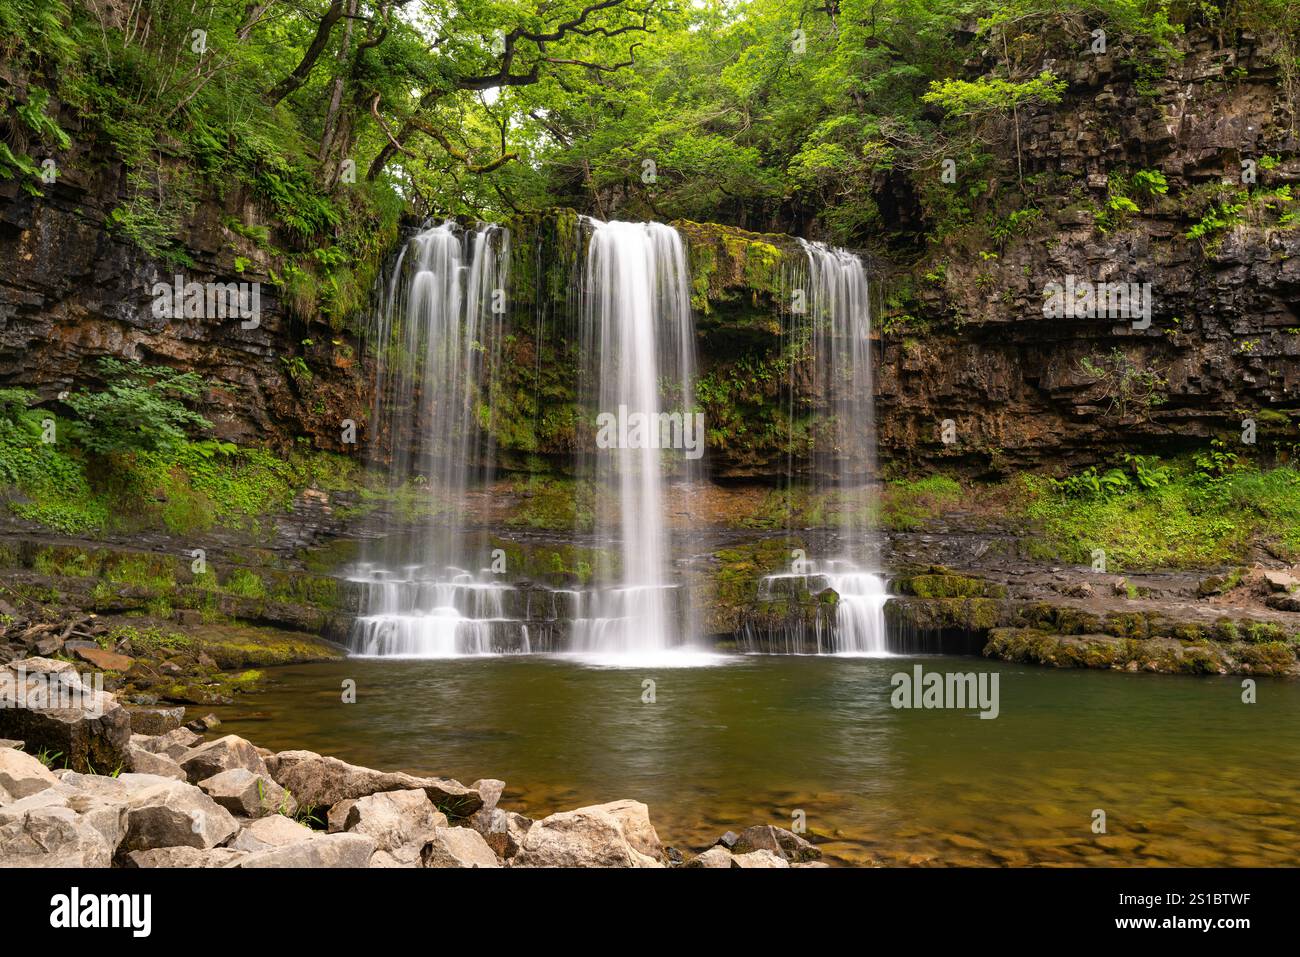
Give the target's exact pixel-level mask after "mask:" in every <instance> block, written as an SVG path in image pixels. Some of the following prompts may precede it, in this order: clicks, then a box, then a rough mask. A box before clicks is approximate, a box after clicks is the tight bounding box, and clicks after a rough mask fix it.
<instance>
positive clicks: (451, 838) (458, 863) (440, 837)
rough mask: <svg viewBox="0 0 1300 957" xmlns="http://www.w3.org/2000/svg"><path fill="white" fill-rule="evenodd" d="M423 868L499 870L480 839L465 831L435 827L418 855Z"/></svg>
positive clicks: (474, 833) (480, 837)
mask: <svg viewBox="0 0 1300 957" xmlns="http://www.w3.org/2000/svg"><path fill="white" fill-rule="evenodd" d="M420 862H421V864H422V866H424V867H500V866H501V861H500V860H498V859H497V856H496V854H494V853H493V852H492V848H491V847H489V846H488V843H487V841H485V840H483V835H481V834H479V833H478V831H475V830H474V829H473V828H468V827H439V828H436V829H435V830H434V833H433V836H432V837H431V838H430V839H429V840H428V842H427V843H425V845H424V847H423V848H422V849H421V851H420Z"/></svg>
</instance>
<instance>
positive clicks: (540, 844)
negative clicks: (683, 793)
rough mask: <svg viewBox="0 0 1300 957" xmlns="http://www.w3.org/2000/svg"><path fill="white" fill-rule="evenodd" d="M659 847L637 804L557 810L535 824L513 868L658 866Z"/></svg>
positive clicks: (643, 810) (643, 808) (647, 816)
mask: <svg viewBox="0 0 1300 957" xmlns="http://www.w3.org/2000/svg"><path fill="white" fill-rule="evenodd" d="M663 856H664V855H663V845H662V844H660V842H659V835H658V834H656V833H655V829H654V826H653V825H652V824H651V823H650V813H649V809H648V808H647V807H646V806H645V805H644V804H642V803H641V802H639V801H614V802H612V803H610V804H600V805H596V806H593V807H584V808H578V810H576V811H561V812H559V813H558V814H552V815H550V816H549V817H545V818H543V819H542V820H540V821H536V822H534V823H533V825H532V826H531V827H530V828H529V829H528V833H527V834H526V835H525V836H524V841H523V845H522V846H521V847H520V849H519V852H518V853H517V854H516V855H515V856H514V859H513V860H512V861H511V865H512V866H514V867H662V866H663V863H662V861H663Z"/></svg>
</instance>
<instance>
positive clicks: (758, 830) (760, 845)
mask: <svg viewBox="0 0 1300 957" xmlns="http://www.w3.org/2000/svg"><path fill="white" fill-rule="evenodd" d="M731 850H732V852H733V853H735V854H747V853H749V852H751V851H771V852H772V853H773V854H776V855H778V856H779V857H782V858H784V859H785V860H786V861H787V862H794V861H814V860H817V859H818V858H819V857H821V856H822V852H821V851H819V850H818V849H817V848H816V846H815V845H813V844H811V843H809V842H808V841H805V840H804V839H803V838H802V837H800V836H799V835H798V834H795V833H794V832H793V831H787V830H786V829H785V828H783V827H774V826H772V825H771V824H759V825H756V826H754V827H747V828H745V830H743V831H741V832H740V836H739V837H737V838H736V841H735V843H734V844H733V845H732V846H731Z"/></svg>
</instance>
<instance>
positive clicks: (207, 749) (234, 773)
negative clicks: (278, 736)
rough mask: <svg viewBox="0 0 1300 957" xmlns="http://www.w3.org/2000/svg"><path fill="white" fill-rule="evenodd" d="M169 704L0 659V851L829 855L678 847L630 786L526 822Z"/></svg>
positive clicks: (773, 863)
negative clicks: (140, 704)
mask: <svg viewBox="0 0 1300 957" xmlns="http://www.w3.org/2000/svg"><path fill="white" fill-rule="evenodd" d="M64 704H68V705H70V706H69V707H50V705H64ZM183 720H184V709H183V708H171V709H160V708H134V709H128V708H127V707H125V706H123V705H122V704H121V703H119V702H118V700H117V698H116V697H115V696H114V695H113V694H112V693H111V692H107V691H102V690H98V689H96V688H95V687H93V686H92V683H91V682H90V681H88V680H87V678H86V676H83V675H79V674H78V673H77V670H76V668H75V667H74V666H73V665H72V664H71V663H70V662H64V661H54V660H51V659H48V658H40V657H37V658H29V659H23V660H21V661H17V662H12V663H10V664H9V665H8V666H7V667H5V668H4V669H2V670H0V867H136V868H142V867H232V868H246V867H410V868H417V867H489V868H495V867H736V868H750V867H776V868H781V867H820V866H826V865H824V864H822V863H821V862H820V861H819V860H818V858H820V857H821V852H820V851H819V850H818V849H817V848H816V847H815V846H814V845H813V844H812V843H810V842H809V841H806V840H804V839H803V838H802V837H800V836H798V835H796V834H794V833H792V832H790V831H787V830H785V829H783V828H779V827H774V826H771V825H758V826H754V827H750V828H747V829H745V830H743V831H741V832H740V833H738V834H737V833H734V832H728V833H727V834H725V835H724V836H723V837H722V838H720V839H719V840H718V842H717V843H716V844H715V845H714V846H713V847H710V848H707V849H703V850H702V851H701V852H700V853H691V852H683V851H682V850H679V849H677V848H672V847H666V846H664V844H663V843H662V842H661V841H660V839H659V836H658V834H657V833H656V831H655V828H654V825H653V824H652V823H651V821H650V812H649V808H647V807H646V805H645V804H642V803H640V802H638V801H635V800H617V801H611V802H609V803H606V804H600V805H595V806H590V807H582V808H577V809H576V810H571V811H559V812H557V813H554V814H550V815H548V816H546V817H543V818H541V819H538V820H533V819H530V818H528V817H525V816H524V815H522V814H518V813H515V812H513V811H510V810H507V809H505V808H502V807H500V806H499V805H498V802H499V800H500V798H501V795H502V792H503V791H504V788H505V782H503V781H500V780H495V779H482V780H478V781H475V782H473V783H472V784H470V785H468V786H466V785H463V784H461V783H460V782H459V781H455V780H453V779H451V778H444V777H420V776H416V775H412V774H407V773H405V772H384V771H377V770H373V769H371V768H364V767H358V766H356V765H351V764H347V763H345V762H343V761H340V760H338V759H337V758H332V757H327V756H323V755H320V754H316V753H315V752H312V751H297V750H290V751H280V752H278V753H275V752H271V751H269V750H267V749H265V748H259V747H257V746H256V745H254V744H253V743H252V742H250V741H247V740H245V739H244V738H241V737H238V736H236V735H224V736H221V737H217V736H216V735H215V733H214V732H213V731H212V730H210V728H211V725H212V724H213V723H212V722H210V721H203V720H200V721H199V722H192V723H191V724H190V725H189V726H182V724H181V722H182V721H183ZM195 728H199V729H200V730H204V729H207V730H206V731H205V733H199V732H198V731H196V730H194V729H195ZM15 735H22V738H21V739H18V738H16V737H14V736H15ZM97 772H108V773H97Z"/></svg>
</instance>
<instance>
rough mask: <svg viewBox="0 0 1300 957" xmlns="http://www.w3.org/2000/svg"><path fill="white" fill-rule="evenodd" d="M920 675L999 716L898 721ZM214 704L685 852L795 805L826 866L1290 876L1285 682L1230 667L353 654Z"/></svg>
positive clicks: (1296, 700) (1292, 835)
mask: <svg viewBox="0 0 1300 957" xmlns="http://www.w3.org/2000/svg"><path fill="white" fill-rule="evenodd" d="M916 662H920V663H922V664H923V666H924V667H925V669H926V670H937V671H962V672H967V671H972V670H980V671H988V672H996V673H997V674H998V675H999V685H1000V699H1001V700H1000V714H999V716H998V717H997V718H996V719H995V720H982V719H980V718H979V717H978V713H977V712H976V711H954V710H929V711H926V710H898V709H894V708H893V707H891V705H890V691H891V685H890V676H891V675H892V674H894V673H895V672H899V671H908V672H910V671H911V669H912V666H913V664H914V663H916ZM347 678H351V679H354V680H355V681H356V683H357V702H356V703H355V704H343V703H342V702H341V693H342V692H341V688H342V683H343V681H344V679H347ZM647 679H650V680H653V681H654V687H653V692H654V694H653V697H654V701H653V703H645V702H643V700H642V699H643V697H645V696H646V686H645V685H644V682H645V681H646V680H647ZM220 714H221V716H222V718H223V720H224V721H226V724H225V725H224V726H223V730H227V731H229V732H231V733H236V734H240V735H244V736H246V737H248V738H250V739H251V740H253V741H254V742H256V743H257V744H260V745H263V746H265V747H270V748H273V749H276V750H280V749H285V748H309V749H311V750H313V751H319V752H321V753H324V754H332V755H335V756H337V757H340V758H343V759H344V760H347V761H351V762H354V763H358V764H363V765H366V766H369V767H375V768H381V769H384V770H407V771H411V772H414V773H436V774H444V775H449V776H452V777H455V778H458V779H459V780H461V781H463V782H465V783H469V782H471V781H473V780H475V779H477V778H480V777H497V778H502V779H504V780H505V781H506V782H507V785H508V786H507V790H506V795H505V797H504V798H503V800H502V804H503V806H506V807H510V808H512V809H516V810H520V811H522V812H524V813H527V814H530V815H532V816H541V815H544V814H546V813H549V812H552V811H557V810H565V809H571V808H575V807H579V806H582V805H585V804H595V803H602V802H605V801H611V800H615V799H618V798H635V799H637V800H640V801H644V802H645V803H647V804H648V805H649V806H650V809H651V818H652V820H653V822H654V824H655V826H656V827H657V829H658V831H659V834H660V836H661V837H662V838H663V840H664V841H665V842H666V843H668V844H671V845H674V846H676V847H679V848H682V849H683V850H686V851H698V850H702V849H703V848H705V847H707V846H708V845H710V844H711V843H713V841H714V840H715V839H716V838H717V837H718V836H719V835H720V834H721V833H722V832H723V831H725V830H727V829H739V828H740V827H744V826H747V825H749V824H758V823H773V824H779V825H783V826H786V827H789V826H790V824H791V822H792V820H793V815H794V814H795V812H796V811H802V812H803V813H804V815H805V816H806V820H807V828H808V831H809V832H810V834H811V835H812V836H814V837H815V839H816V840H818V841H819V842H822V846H823V850H824V851H825V853H826V855H827V859H829V860H831V861H832V862H845V863H859V864H867V863H882V864H913V865H922V864H925V865H944V864H948V865H997V864H1044V865H1115V864H1154V865H1189V866H1201V865H1230V866H1244V865H1282V864H1286V865H1296V864H1300V777H1298V776H1297V770H1300V721H1297V719H1296V716H1297V714H1300V683H1296V682H1287V681H1280V680H1270V679H1259V703H1258V704H1254V705H1247V704H1243V703H1242V702H1241V679H1240V678H1215V677H1182V676H1168V675H1130V674H1120V673H1113V672H1090V671H1054V670H1048V669H1040V668H1030V667H1022V666H1016V665H1009V664H1002V663H998V662H990V661H986V660H982V659H973V658H941V657H926V658H919V659H911V658H885V659H881V658H829V657H802V658H797V657H763V656H746V657H740V658H734V659H731V661H730V662H729V663H726V664H723V665H721V666H718V667H700V668H671V669H666V668H661V669H656V668H652V667H645V668H617V669H615V668H600V667H591V666H590V665H589V664H587V663H583V662H579V661H574V660H570V659H563V658H554V657H543V656H531V657H522V656H520V657H496V658H461V659H449V660H438V661H428V660H426V661H395V660H358V659H353V660H348V661H343V662H336V663H329V664H319V665H302V666H293V667H286V668H280V669H273V670H272V671H271V672H270V687H269V690H268V691H267V692H266V693H263V694H258V695H250V696H248V697H246V698H244V699H242V700H241V701H240V703H239V704H238V705H235V706H232V707H230V708H226V709H222V710H221V712H220ZM1096 810H1102V811H1104V812H1105V814H1106V833H1105V834H1095V833H1094V832H1093V821H1094V811H1096Z"/></svg>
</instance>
